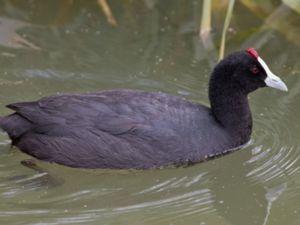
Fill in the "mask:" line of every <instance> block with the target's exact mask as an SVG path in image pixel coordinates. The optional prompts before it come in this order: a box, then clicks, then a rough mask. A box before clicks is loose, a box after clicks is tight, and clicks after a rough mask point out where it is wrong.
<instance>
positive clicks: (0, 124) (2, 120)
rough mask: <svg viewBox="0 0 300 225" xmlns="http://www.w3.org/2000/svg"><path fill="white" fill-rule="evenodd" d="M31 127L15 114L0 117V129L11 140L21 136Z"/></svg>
mask: <svg viewBox="0 0 300 225" xmlns="http://www.w3.org/2000/svg"><path fill="white" fill-rule="evenodd" d="M31 127H32V124H31V123H30V122H29V121H28V120H26V119H25V118H23V117H22V116H20V115H18V114H17V113H13V114H11V115H8V116H6V117H0V128H1V129H2V130H3V131H5V132H6V133H7V134H8V136H9V137H10V139H12V140H14V139H17V138H19V137H20V136H22V135H23V134H24V133H25V132H26V131H28V130H29V129H30V128H31Z"/></svg>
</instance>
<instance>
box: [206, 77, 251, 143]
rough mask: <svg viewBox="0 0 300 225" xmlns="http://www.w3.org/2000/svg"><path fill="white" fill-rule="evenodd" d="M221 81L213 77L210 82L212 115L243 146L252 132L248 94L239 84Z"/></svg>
mask: <svg viewBox="0 0 300 225" xmlns="http://www.w3.org/2000/svg"><path fill="white" fill-rule="evenodd" d="M220 79H222V77H221V78H220ZM220 79H215V78H214V77H212V79H211V81H210V87H209V98H210V104H211V110H212V113H213V115H214V117H215V119H216V120H217V121H218V122H219V123H220V124H221V126H223V127H224V128H225V129H226V130H227V131H228V132H229V133H230V134H232V135H233V136H234V137H236V138H239V140H240V142H241V144H243V143H244V142H246V141H248V140H249V138H250V135H251V132H252V116H251V111H250V108H249V103H248V93H245V92H243V90H242V89H241V88H240V87H239V86H238V84H234V83H233V82H231V81H224V80H223V81H221V80H220ZM220 85H222V86H220Z"/></svg>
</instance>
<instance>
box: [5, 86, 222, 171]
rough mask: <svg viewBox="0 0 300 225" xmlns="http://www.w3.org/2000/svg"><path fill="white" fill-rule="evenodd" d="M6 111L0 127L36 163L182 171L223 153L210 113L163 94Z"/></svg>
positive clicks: (96, 97)
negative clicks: (177, 168) (179, 168)
mask: <svg viewBox="0 0 300 225" xmlns="http://www.w3.org/2000/svg"><path fill="white" fill-rule="evenodd" d="M8 107H9V108H10V109H13V110H14V111H15V113H13V114H11V115H9V116H7V117H5V118H2V120H1V121H0V126H1V128H2V129H3V130H5V131H6V132H7V133H8V134H9V136H10V138H11V139H12V141H13V144H14V145H16V146H18V147H19V148H20V149H21V150H22V151H24V152H26V153H28V154H30V155H33V156H35V157H37V158H39V159H42V160H46V161H50V162H56V163H59V164H63V165H68V166H72V167H84V168H151V167H157V166H164V165H169V164H174V163H175V164H182V163H186V162H194V161H199V160H203V159H204V157H206V153H207V154H208V153H211V152H212V151H217V149H218V148H225V147H226V146H225V145H226V143H225V141H224V142H223V143H222V140H221V139H222V137H223V136H224V133H223V132H220V131H221V128H220V127H219V126H218V124H217V122H216V121H215V120H214V117H213V116H212V115H211V112H210V109H209V108H207V107H205V106H202V105H198V104H194V103H191V102H189V101H186V100H184V99H181V98H178V97H174V96H170V95H167V94H162V93H151V92H144V91H133V90H115V91H105V92H99V93H89V94H81V95H60V96H51V97H46V98H42V99H41V100H39V101H35V102H23V103H15V104H11V105H8ZM218 134H220V135H221V136H222V137H219V140H218V144H216V142H212V141H211V136H212V135H216V138H218ZM220 138H221V139H220ZM224 140H225V139H224ZM227 147H228V146H227Z"/></svg>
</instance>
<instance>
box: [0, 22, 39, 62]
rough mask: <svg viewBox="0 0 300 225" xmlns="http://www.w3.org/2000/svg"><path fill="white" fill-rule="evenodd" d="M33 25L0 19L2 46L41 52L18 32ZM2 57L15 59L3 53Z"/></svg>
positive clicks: (10, 54) (9, 54) (11, 55)
mask: <svg viewBox="0 0 300 225" xmlns="http://www.w3.org/2000/svg"><path fill="white" fill-rule="evenodd" d="M30 26H31V24H29V23H25V22H23V21H20V20H15V19H9V18H5V17H0V33H1V35H0V45H2V46H5V47H9V48H27V49H33V50H40V48H39V47H38V46H36V45H35V44H33V43H31V42H30V41H28V40H26V39H25V38H24V37H22V36H20V35H19V34H18V33H17V32H18V31H19V30H21V29H23V28H26V27H30ZM1 55H3V56H8V57H15V55H14V54H12V53H8V52H2V53H1Z"/></svg>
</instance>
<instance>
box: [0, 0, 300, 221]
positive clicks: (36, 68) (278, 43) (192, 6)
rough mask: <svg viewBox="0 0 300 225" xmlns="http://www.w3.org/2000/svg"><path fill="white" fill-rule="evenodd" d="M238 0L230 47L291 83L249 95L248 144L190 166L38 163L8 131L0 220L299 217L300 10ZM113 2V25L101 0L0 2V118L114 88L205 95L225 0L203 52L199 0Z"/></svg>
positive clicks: (1, 156) (1, 159)
mask: <svg viewBox="0 0 300 225" xmlns="http://www.w3.org/2000/svg"><path fill="white" fill-rule="evenodd" d="M241 2H243V1H241ZM241 2H238V3H237V4H236V6H235V10H234V15H233V18H232V23H231V27H230V31H229V33H228V40H227V42H226V53H229V52H231V51H235V50H240V49H245V48H248V47H256V48H257V49H258V50H259V52H260V54H261V56H262V58H264V60H265V61H266V62H268V64H269V66H270V68H271V69H272V70H273V72H274V73H276V74H277V75H280V76H281V77H282V78H283V80H284V81H285V82H286V83H287V85H288V87H289V92H288V93H283V92H279V91H276V90H272V89H267V88H265V89H262V90H259V91H257V92H255V93H253V94H251V96H250V102H251V109H252V113H253V118H254V131H253V135H252V139H251V143H250V144H249V146H247V147H246V148H244V149H242V150H240V151H238V152H235V153H233V154H230V155H227V156H225V157H221V158H218V159H216V160H213V161H209V162H205V163H201V164H197V165H195V166H191V167H187V168H168V169H157V170H150V171H110V170H82V169H72V168H67V167H63V166H59V165H55V164H48V163H43V162H37V164H38V166H39V167H40V168H42V171H40V172H37V171H34V170H32V169H29V168H26V167H24V166H23V165H21V164H20V161H21V160H23V159H27V158H30V157H29V156H27V155H25V154H23V153H21V152H20V151H18V150H17V149H16V148H11V147H10V145H9V142H8V138H7V137H6V135H5V134H1V136H0V180H1V182H0V199H1V201H0V202H1V203H0V223H1V224H32V225H33V224H36V225H37V224H39V225H41V224H51V225H52V224H53V225H54V224H97V225H98V224H131V225H135V224H136V225H141V224H149V225H150V224H173V225H175V224H178V225H181V224H186V225H188V224H191V225H194V224H200V225H210V224H213V225H214V224H219V225H229V224H232V225H241V224H243V225H248V224H249V225H253V224H258V225H277V224H278V225H282V224H289V225H294V224H295V225H296V224H299V223H300V214H299V213H300V211H299V208H300V203H299V202H300V182H299V181H300V173H299V172H300V171H299V168H300V161H299V150H300V149H299V148H300V147H299V146H300V142H299V133H300V123H299V113H300V104H299V101H300V91H299V90H300V89H299V87H300V79H299V75H300V63H299V55H300V54H299V53H300V51H299V42H297V41H295V40H299V39H295V37H296V38H297V37H298V36H297V35H299V34H300V27H299V24H300V16H299V14H297V13H296V12H295V11H293V10H291V9H289V8H288V7H286V6H284V5H276V4H274V5H273V4H271V5H269V6H268V5H267V6H265V5H264V7H265V14H262V15H261V16H260V15H257V14H256V13H254V12H253V11H251V10H249V9H248V8H247V7H246V6H245V5H243V4H242V3H241ZM109 3H110V6H111V8H112V12H113V14H114V16H115V18H116V21H117V23H118V25H117V26H112V25H110V24H109V23H108V22H107V20H106V18H105V16H104V15H103V14H102V12H101V10H100V8H99V6H98V5H97V4H96V1H43V2H40V1H23V2H17V1H2V2H0V64H1V66H0V74H1V76H0V105H1V108H0V113H1V115H3V114H7V113H9V110H8V109H5V108H4V105H6V104H8V103H11V102H16V101H25V100H35V99H38V98H40V97H42V96H46V95H51V94H57V93H79V92H90V91H98V90H107V89H113V88H134V89H143V90H149V91H162V92H166V93H169V94H172V95H176V96H181V97H184V98H187V99H189V100H191V101H195V102H201V103H204V104H208V99H207V82H208V78H209V74H210V71H211V69H212V67H211V66H212V65H213V64H215V63H216V60H217V50H218V46H219V43H220V36H221V31H222V24H223V20H224V15H225V9H223V8H222V7H219V8H218V7H216V8H215V10H219V11H215V13H214V14H213V31H212V35H213V36H212V38H213V44H214V49H213V50H209V53H208V50H207V49H205V47H204V46H205V45H203V43H202V42H201V41H200V40H199V38H198V29H199V21H200V19H201V12H202V5H201V4H202V1H180V0H178V1H177V0H176V1H175V0H174V1H109ZM275 15H276V17H275ZM274 18H279V19H278V20H276V19H274ZM280 20H284V21H285V24H284V25H282V24H281V23H280ZM285 28H287V29H285Z"/></svg>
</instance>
